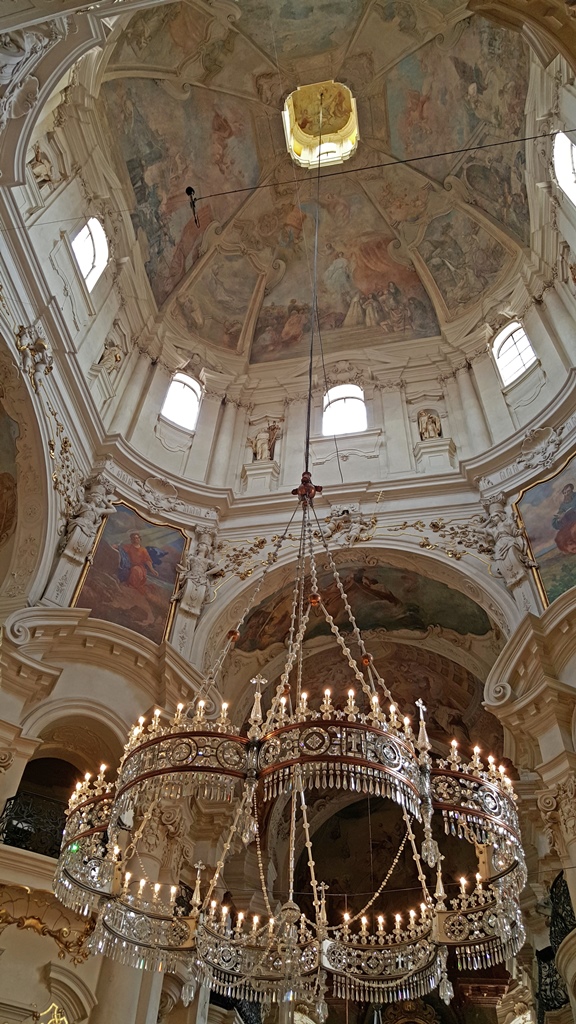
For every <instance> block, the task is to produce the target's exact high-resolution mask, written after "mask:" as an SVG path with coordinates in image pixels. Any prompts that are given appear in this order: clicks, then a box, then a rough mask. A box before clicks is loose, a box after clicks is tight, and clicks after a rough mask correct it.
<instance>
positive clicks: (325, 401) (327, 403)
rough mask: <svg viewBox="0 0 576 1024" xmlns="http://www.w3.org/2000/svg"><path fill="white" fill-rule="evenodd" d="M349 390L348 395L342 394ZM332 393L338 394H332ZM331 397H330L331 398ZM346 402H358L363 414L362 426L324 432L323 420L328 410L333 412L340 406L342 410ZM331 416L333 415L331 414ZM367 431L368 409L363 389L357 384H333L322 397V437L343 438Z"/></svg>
mask: <svg viewBox="0 0 576 1024" xmlns="http://www.w3.org/2000/svg"><path fill="white" fill-rule="evenodd" d="M346 390H349V391H350V392H351V393H350V394H343V393H342V392H345V391H346ZM334 392H339V393H338V394H336V395H335V394H334ZM331 396H332V397H331ZM346 402H354V403H356V402H358V403H360V405H361V406H362V409H363V412H364V425H363V426H362V427H357V428H352V429H350V428H349V427H348V428H346V429H344V430H339V431H337V432H334V430H326V427H325V420H326V415H327V413H328V411H329V410H330V409H332V410H334V407H335V406H342V407H343V409H345V407H346ZM331 415H333V413H332V414H331ZM367 430H368V409H367V406H366V398H365V393H364V389H363V388H361V387H360V385H359V384H354V383H352V382H347V383H345V384H333V385H332V386H331V387H330V388H328V390H327V391H326V392H325V394H324V395H323V397H322V424H321V432H322V437H343V436H344V435H346V434H365V433H366V431H367Z"/></svg>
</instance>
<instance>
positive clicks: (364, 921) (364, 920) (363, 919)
mask: <svg viewBox="0 0 576 1024" xmlns="http://www.w3.org/2000/svg"><path fill="white" fill-rule="evenodd" d="M367 929H368V918H367V917H361V918H360V934H361V935H366V933H367Z"/></svg>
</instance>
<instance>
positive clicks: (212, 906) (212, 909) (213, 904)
mask: <svg viewBox="0 0 576 1024" xmlns="http://www.w3.org/2000/svg"><path fill="white" fill-rule="evenodd" d="M215 912H216V900H210V912H209V917H210V919H211V920H213V919H214V914H215Z"/></svg>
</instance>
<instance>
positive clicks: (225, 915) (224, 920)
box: [222, 907, 228, 924]
mask: <svg viewBox="0 0 576 1024" xmlns="http://www.w3.org/2000/svg"><path fill="white" fill-rule="evenodd" d="M227 917H228V907H222V924H226V918H227Z"/></svg>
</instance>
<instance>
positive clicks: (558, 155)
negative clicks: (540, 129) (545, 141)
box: [553, 132, 576, 206]
mask: <svg viewBox="0 0 576 1024" xmlns="http://www.w3.org/2000/svg"><path fill="white" fill-rule="evenodd" d="M575 149H576V147H575V146H574V143H573V142H572V140H571V139H570V138H569V137H568V136H567V135H566V134H565V133H564V132H558V133H557V134H556V136H555V138H554V155H553V159H554V174H555V175H556V181H557V182H558V184H559V186H560V188H561V189H562V191H563V192H564V193H565V195H567V196H568V198H569V199H570V201H571V202H572V203H574V205H575V206H576V159H575V158H576V154H575V152H574V150H575Z"/></svg>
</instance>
